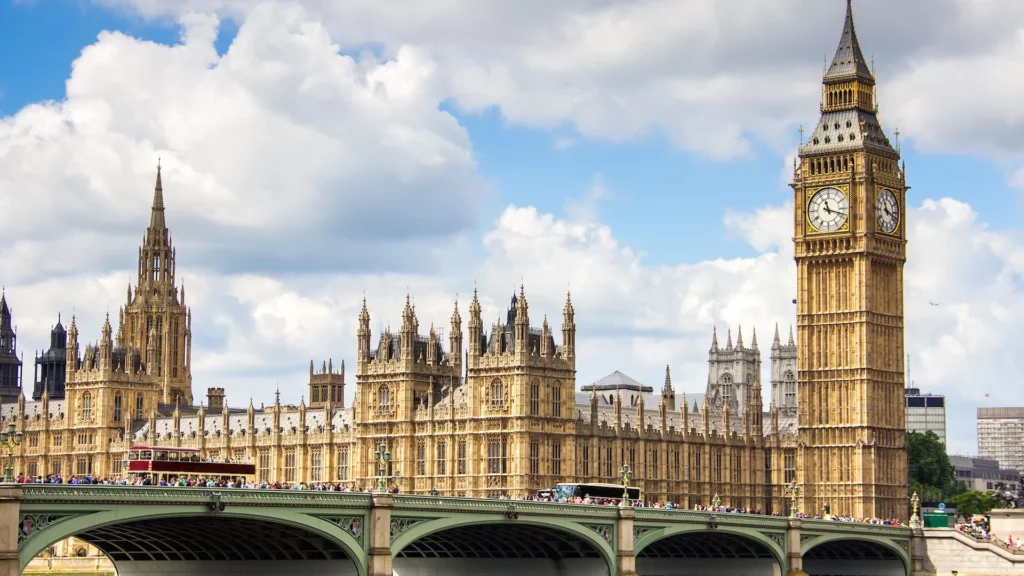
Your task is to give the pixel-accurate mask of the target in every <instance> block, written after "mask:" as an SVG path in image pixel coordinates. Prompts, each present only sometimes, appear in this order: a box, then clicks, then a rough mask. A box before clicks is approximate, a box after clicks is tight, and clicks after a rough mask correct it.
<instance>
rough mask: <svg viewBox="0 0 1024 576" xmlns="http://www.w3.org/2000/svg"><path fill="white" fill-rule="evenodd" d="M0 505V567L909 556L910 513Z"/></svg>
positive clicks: (397, 498)
mask: <svg viewBox="0 0 1024 576" xmlns="http://www.w3.org/2000/svg"><path fill="white" fill-rule="evenodd" d="M0 508H2V510H0V547H3V549H2V550H0V559H2V563H0V566H3V569H0V576H4V575H8V574H9V575H16V574H20V572H21V570H23V569H24V568H25V566H26V565H27V564H28V562H29V561H30V560H31V559H32V558H33V557H35V556H36V555H37V554H39V553H41V552H44V551H45V550H47V549H48V548H49V546H51V545H52V544H54V543H55V542H58V541H60V540H62V539H64V538H68V537H70V536H74V537H76V538H80V539H82V540H85V541H87V542H90V543H91V544H93V545H95V546H96V547H97V548H99V549H100V550H102V551H103V552H104V553H106V554H107V556H109V557H110V559H111V560H112V562H113V563H114V565H115V567H116V569H117V572H118V574H119V576H130V575H134V574H160V575H165V574H166V575H170V574H174V575H179V576H180V575H183V574H200V575H219V574H236V573H248V574H252V575H262V574H282V575H284V574H297V573H303V574H316V575H320V574H324V575H326V574H331V575H337V576H349V575H352V576H391V575H392V574H393V575H395V576H426V575H435V574H446V575H459V574H483V573H487V574H494V575H504V574H530V575H531V576H545V575H548V574H552V575H555V574H558V575H567V576H598V575H602V574H607V575H609V576H621V575H627V574H639V575H643V576H656V575H657V576H670V575H671V576H677V575H678V576H683V575H686V576H691V575H692V576H697V575H699V576H721V575H727V574H728V575H743V576H758V575H764V576H781V575H785V574H798V573H799V570H801V569H802V570H803V571H805V572H806V573H807V574H809V575H811V576H890V575H900V576H909V575H910V574H911V568H912V567H914V566H916V565H918V564H919V562H920V558H916V557H915V556H916V555H915V554H914V553H912V550H916V549H917V548H918V547H917V546H912V541H914V540H916V538H914V536H915V534H914V533H913V532H912V531H911V530H910V529H908V528H901V527H893V526H881V525H871V524H855V523H838V522H828V521H810V520H798V519H790V518H784V517H773V516H756V515H742V514H722V513H718V514H716V513H712V512H698V511H689V510H665V509H650V508H638V509H633V508H620V507H612V506H592V505H575V504H559V503H545V502H532V501H514V500H490V499H470V498H445V497H427V496H405V495H394V496H392V495H388V494H369V493H358V492H321V491H296V490H241V489H213V488H165V487H130V486H81V485H79V486H70V485H45V484H30V485H24V486H17V485H10V484H6V485H3V486H0ZM916 571H917V569H916V568H915V569H914V572H916Z"/></svg>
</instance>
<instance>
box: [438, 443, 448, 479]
mask: <svg viewBox="0 0 1024 576" xmlns="http://www.w3.org/2000/svg"><path fill="white" fill-rule="evenodd" d="M447 460H448V445H447V444H445V442H444V440H441V441H439V442H438V443H437V475H438V476H444V475H445V474H447V473H448V462H447Z"/></svg>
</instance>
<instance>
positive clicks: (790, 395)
mask: <svg viewBox="0 0 1024 576" xmlns="http://www.w3.org/2000/svg"><path fill="white" fill-rule="evenodd" d="M783 386H784V388H783V391H784V394H785V402H784V404H785V405H786V406H796V376H794V375H793V371H792V370H786V374H785V376H783Z"/></svg>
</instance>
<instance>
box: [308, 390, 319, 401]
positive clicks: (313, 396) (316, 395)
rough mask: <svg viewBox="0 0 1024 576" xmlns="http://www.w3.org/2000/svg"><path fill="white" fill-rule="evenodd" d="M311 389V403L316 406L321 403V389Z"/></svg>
mask: <svg viewBox="0 0 1024 576" xmlns="http://www.w3.org/2000/svg"><path fill="white" fill-rule="evenodd" d="M310 388H311V389H310V391H309V401H310V402H312V403H314V404H315V403H317V402H319V401H320V387H319V386H311V387H310Z"/></svg>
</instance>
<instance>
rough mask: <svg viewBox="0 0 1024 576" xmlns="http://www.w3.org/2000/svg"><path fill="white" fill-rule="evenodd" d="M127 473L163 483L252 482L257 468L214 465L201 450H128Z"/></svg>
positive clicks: (240, 464) (139, 447) (247, 465)
mask: <svg viewBox="0 0 1024 576" xmlns="http://www.w3.org/2000/svg"><path fill="white" fill-rule="evenodd" d="M124 468H125V470H126V471H127V472H128V473H129V474H132V475H135V476H152V478H153V479H154V480H156V481H159V480H161V479H165V480H169V479H171V478H180V477H182V476H186V477H192V476H198V477H203V478H242V479H245V480H252V479H253V478H254V477H255V475H256V465H255V464H249V463H246V462H232V461H231V460H226V461H214V460H213V459H210V458H203V457H202V456H201V455H200V454H199V450H198V449H197V448H170V447H165V446H132V447H131V448H129V449H128V459H127V462H125V467H124Z"/></svg>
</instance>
